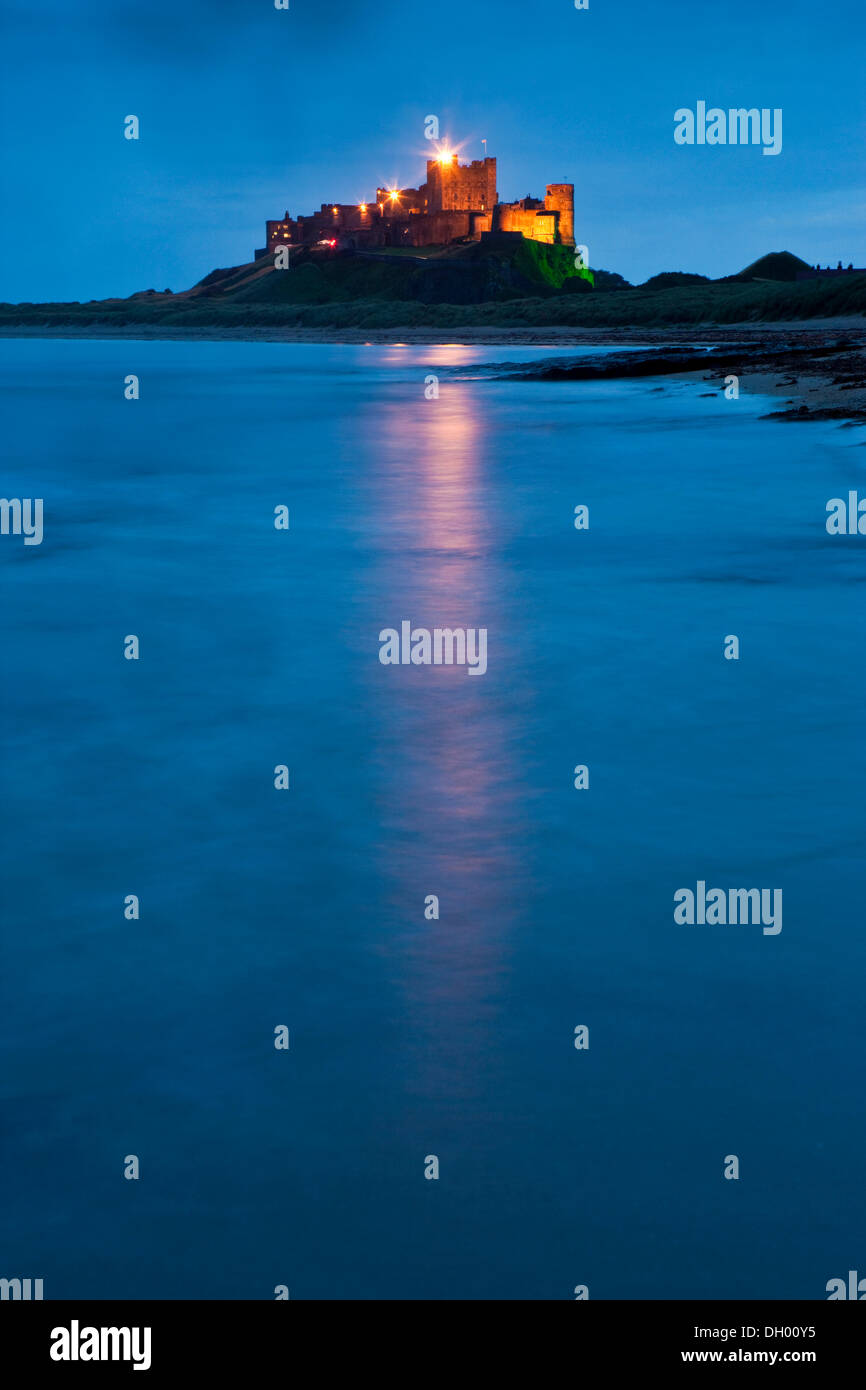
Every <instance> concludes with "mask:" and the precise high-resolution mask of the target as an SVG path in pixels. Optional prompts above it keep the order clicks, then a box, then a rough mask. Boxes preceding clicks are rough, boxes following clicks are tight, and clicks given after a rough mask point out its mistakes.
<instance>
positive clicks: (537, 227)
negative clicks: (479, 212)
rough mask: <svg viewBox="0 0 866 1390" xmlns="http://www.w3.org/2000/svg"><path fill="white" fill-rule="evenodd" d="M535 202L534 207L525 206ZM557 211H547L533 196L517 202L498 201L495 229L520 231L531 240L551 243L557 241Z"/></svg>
mask: <svg viewBox="0 0 866 1390" xmlns="http://www.w3.org/2000/svg"><path fill="white" fill-rule="evenodd" d="M527 203H535V207H527V206H526V204H527ZM558 222H559V213H558V212H549V211H548V210H547V209H546V208H544V207H543V206H542V204H541V203H539V202H537V200H536V199H534V198H524V199H523V200H522V201H521V202H519V203H500V204H499V206H498V207H497V209H496V219H495V223H496V229H497V231H500V232H522V233H523V235H524V236H525V237H529V239H530V240H531V241H544V242H547V243H548V244H549V245H551V246H552V245H553V244H554V242H555V241H557V239H558V238H557V224H558Z"/></svg>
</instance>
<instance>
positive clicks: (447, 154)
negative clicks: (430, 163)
mask: <svg viewBox="0 0 866 1390" xmlns="http://www.w3.org/2000/svg"><path fill="white" fill-rule="evenodd" d="M453 159H454V155H453V154H452V153H451V151H450V150H442V151H441V152H440V154H439V159H438V162H439V163H440V164H450V163H451V162H452V160H453Z"/></svg>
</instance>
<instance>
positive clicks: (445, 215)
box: [255, 152, 574, 257]
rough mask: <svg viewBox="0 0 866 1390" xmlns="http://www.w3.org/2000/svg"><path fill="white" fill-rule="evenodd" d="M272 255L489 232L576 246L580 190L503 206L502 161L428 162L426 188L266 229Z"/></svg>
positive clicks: (387, 193) (329, 208)
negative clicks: (576, 197) (498, 174)
mask: <svg viewBox="0 0 866 1390" xmlns="http://www.w3.org/2000/svg"><path fill="white" fill-rule="evenodd" d="M265 228H266V238H267V245H266V246H264V247H262V248H261V249H260V250H258V251H256V253H255V254H256V256H257V257H258V256H264V255H266V254H269V253H271V252H273V251H275V250H276V249H277V248H278V247H279V246H289V247H294V246H311V245H316V244H321V243H332V244H333V245H334V246H335V247H340V248H349V249H358V250H364V249H369V248H375V247H379V246H443V245H446V244H447V243H448V242H452V241H463V240H466V239H469V240H474V241H479V240H480V239H481V236H482V234H483V233H484V232H519V233H521V234H522V235H523V236H525V237H529V238H530V240H532V241H544V242H547V243H549V244H550V245H555V244H559V245H562V246H574V184H571V183H549V184H548V185H547V189H546V192H545V196H544V199H543V200H542V199H540V198H529V197H527V198H521V199H520V201H519V202H516V203H500V201H499V194H498V193H497V191H496V159H495V158H492V159H491V158H487V159H475V160H473V161H472V162H471V164H460V163H458V160H457V158H456V156H455V155H453V154H450V153H447V152H446V153H440V154H439V156H438V158H436V159H428V161H427V181H426V183H423V184H422V185H421V187H420V188H377V189H376V197H375V199H371V200H370V202H368V203H323V204H322V206H321V208H320V210H319V211H318V212H314V213H312V214H311V215H310V216H309V217H297V218H295V217H290V216H289V214H288V212H287V213H286V215H285V217H284V218H282V220H279V219H276V220H272V221H269V222H266V223H265Z"/></svg>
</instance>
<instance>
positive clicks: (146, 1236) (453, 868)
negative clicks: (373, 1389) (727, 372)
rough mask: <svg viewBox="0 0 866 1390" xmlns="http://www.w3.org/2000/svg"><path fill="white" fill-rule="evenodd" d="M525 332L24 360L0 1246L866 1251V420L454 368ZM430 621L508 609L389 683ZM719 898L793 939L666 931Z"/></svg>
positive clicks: (12, 644) (654, 1266)
mask: <svg viewBox="0 0 866 1390" xmlns="http://www.w3.org/2000/svg"><path fill="white" fill-rule="evenodd" d="M539 355H542V354H540V353H539V352H538V351H533V350H531V349H527V348H516V349H510V350H503V349H497V348H466V347H435V348H425V347H405V346H404V347H400V346H394V347H387V348H386V347H372V346H357V347H348V346H325V345H322V346H319V345H315V346H310V345H275V344H252V343H233V342H226V343H207V342H196V343H157V342H110V343H109V342H65V341H28V342H11V341H3V342H2V343H0V361H2V367H3V380H2V396H3V402H2V403H3V413H4V418H5V427H4V435H5V440H6V450H5V452H6V462H5V467H4V470H3V483H2V488H3V493H4V495H5V496H7V497H9V498H12V497H42V498H43V499H44V539H43V542H42V544H41V545H39V546H24V545H23V542H22V539H21V538H20V537H14V536H3V537H0V561H2V565H3V572H4V595H5V597H4V602H3V610H2V627H3V635H2V653H3V666H4V671H5V679H4V695H3V700H2V732H3V737H4V744H5V751H4V754H3V773H2V781H3V808H4V809H3V813H2V814H3V832H4V833H3V837H2V838H3V854H4V858H3V865H2V879H0V890H2V899H3V921H4V926H5V931H4V948H3V968H2V976H0V993H2V996H3V1005H2V1009H0V1030H2V1035H3V1044H4V1055H5V1060H4V1063H3V1067H2V1071H0V1098H2V1117H3V1138H2V1146H0V1154H2V1187H3V1193H4V1206H5V1208H6V1211H5V1216H4V1220H3V1230H2V1239H0V1266H2V1267H0V1275H2V1276H5V1277H12V1276H20V1277H33V1278H43V1279H44V1281H45V1296H46V1298H73V1297H76V1298H105V1297H119V1298H160V1297H162V1298H202V1297H204V1298H249V1299H269V1298H273V1297H274V1289H275V1287H276V1286H277V1285H281V1284H282V1285H286V1286H287V1287H288V1288H289V1290H290V1294H291V1297H292V1298H293V1299H297V1298H300V1299H303V1298H324V1299H384V1298H395V1297H396V1298H408V1299H445V1298H452V1299H476V1298H493V1299H512V1298H538V1299H569V1298H573V1296H574V1293H573V1291H574V1288H575V1286H576V1285H579V1284H585V1285H587V1286H588V1288H589V1294H590V1297H591V1298H630V1299H634V1298H646V1297H649V1298H689V1297H692V1298H716V1297H718V1298H728V1297H730V1298H734V1297H742V1298H771V1297H775V1298H817V1299H820V1298H824V1297H826V1294H825V1285H826V1282H827V1280H828V1279H830V1278H833V1277H836V1276H842V1277H845V1276H846V1275H847V1271H848V1270H849V1269H850V1268H858V1269H860V1271H861V1273H862V1274H866V1243H864V1235H866V1230H864V1225H866V1223H864V1214H863V1213H864V1206H863V1170H864V1161H866V1124H864V1117H863V1081H864V1076H863V1042H862V1028H863V976H864V967H866V946H864V935H866V924H864V913H863V899H864V888H863V881H864V880H863V861H862V849H863V831H864V814H863V799H864V798H863V792H864V781H866V741H864V738H863V732H864V704H863V684H864V674H866V655H864V626H863V595H864V589H863V579H864V566H863V546H864V544H866V542H864V540H863V539H862V538H857V537H851V538H849V537H830V536H828V535H827V534H826V530H825V525H824V523H825V507H826V503H827V500H828V499H829V498H831V497H836V496H841V497H846V496H847V493H848V491H849V489H853V488H856V487H858V485H859V487H860V490H861V495H862V494H863V492H864V491H866V467H864V466H866V450H864V447H863V431H862V429H845V428H840V427H838V426H836V425H825V424H813V425H799V424H788V423H776V422H768V421H761V420H760V419H759V416H760V415H761V414H762V413H763V412H764V411H766V410H767V409H770V408H773V407H772V406H768V403H767V401H766V400H761V399H759V398H756V397H754V396H750V395H749V394H748V381H747V380H743V382H742V383H741V385H742V394H741V396H740V399H739V400H738V401H726V400H724V399H723V398H722V397H721V396H719V395H716V396H714V397H713V398H711V399H706V398H703V396H702V392H703V391H705V390H706V389H707V388H706V387H704V386H702V385H694V384H691V383H676V382H672V381H670V380H666V381H661V382H658V381H652V380H650V381H635V382H609V383H601V384H593V383H585V382H579V383H561V382H560V383H547V384H545V383H516V382H504V381H497V380H492V379H484V378H483V377H482V376H481V375H478V374H475V373H474V372H473V370H472V368H473V367H474V366H475V365H476V364H480V363H482V362H484V361H488V362H489V361H493V360H496V361H504V360H512V361H514V360H521V361H525V360H529V359H531V358H534V357H537V356H539ZM128 374H135V375H137V376H138V377H139V378H140V383H141V385H140V391H141V396H140V400H138V401H126V400H125V399H124V395H123V384H124V378H125V377H126V376H127V375H128ZM431 376H438V378H439V385H438V389H439V395H438V398H435V399H427V398H426V396H425V380H426V379H427V378H429V377H431ZM427 385H428V388H431V383H429V382H428V383H427ZM428 394H429V389H428ZM578 504H584V505H586V506H588V508H589V516H590V526H589V529H588V530H586V531H577V530H575V528H574V525H573V517H574V509H575V506H577V505H578ZM278 506H286V507H288V508H289V513H290V529H289V530H288V531H279V530H276V529H275V527H274V509H275V507H278ZM404 620H409V621H410V622H411V623H412V624H413V626H423V627H427V628H431V629H432V628H434V627H437V626H442V627H474V628H478V627H483V628H486V629H487V633H488V669H487V672H486V674H485V675H484V676H483V677H475V678H472V677H470V676H469V675H468V673H467V671H466V669H465V667H464V668H461V667H450V668H449V667H438V668H437V667H424V666H420V667H415V666H384V665H382V664H381V663H380V662H379V660H378V653H379V633H380V631H381V630H382V629H385V628H388V627H395V628H399V627H400V623H401V622H402V621H404ZM133 634H134V635H136V636H137V637H138V638H139V642H140V659H139V660H138V661H128V660H125V659H124V656H123V647H124V638H125V637H127V636H129V635H133ZM731 634H734V635H737V636H738V637H739V643H740V656H739V660H738V661H728V660H725V659H724V656H723V647H724V640H725V638H726V637H727V636H728V635H731ZM578 764H585V765H586V766H587V767H588V769H589V779H590V785H589V788H588V789H587V790H581V791H577V790H575V787H574V768H575V766H576V765H578ZM279 765H285V766H287V767H288V768H289V770H290V789H289V790H288V791H280V790H276V789H275V787H274V776H275V774H274V769H275V768H276V767H277V766H279ZM699 880H703V881H705V882H706V884H707V888H708V889H709V888H710V887H721V888H725V889H728V888H736V887H744V888H751V887H759V888H771V889H782V890H783V894H784V899H783V901H784V918H783V929H782V931H781V932H780V933H779V934H777V935H765V934H764V933H763V931H762V929H761V927H760V926H759V925H757V926H756V925H745V926H720V925H703V926H699V925H695V926H692V927H687V926H678V925H676V924H675V922H674V919H673V908H674V902H673V895H674V893H675V892H676V890H677V889H678V888H680V887H691V888H692V889H694V888H695V886H696V884H697V882H698V881H699ZM131 894H134V895H136V896H137V897H138V898H139V901H140V917H139V918H138V920H127V918H126V917H125V915H124V902H125V899H126V898H127V895H131ZM430 895H436V896H437V897H438V900H439V917H438V919H435V918H430V917H429V916H425V901H426V900H427V899H428V897H429V896H430ZM430 910H431V909H428V912H429V911H430ZM280 1025H285V1026H286V1027H287V1028H288V1029H289V1034H290V1047H289V1049H288V1051H285V1050H277V1049H275V1047H274V1036H275V1034H274V1030H275V1028H277V1027H279V1026H280ZM580 1025H585V1026H586V1027H587V1028H588V1029H589V1041H590V1045H589V1048H588V1049H582V1050H578V1049H576V1048H575V1046H574V1037H575V1028H577V1027H578V1026H580ZM130 1155H136V1156H137V1157H138V1160H139V1164H140V1177H139V1179H138V1181H127V1180H125V1179H124V1176H123V1171H124V1163H125V1161H126V1160H127V1157H128V1156H130ZM731 1155H735V1156H737V1157H738V1159H739V1172H740V1176H739V1179H738V1180H736V1181H733V1180H726V1179H725V1177H724V1169H725V1164H726V1161H727V1159H728V1156H731ZM432 1156H435V1157H436V1158H437V1159H438V1163H439V1178H438V1180H428V1179H426V1178H425V1176H424V1172H425V1165H426V1166H428V1168H429V1166H430V1165H429V1159H430V1157H432Z"/></svg>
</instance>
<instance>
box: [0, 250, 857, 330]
mask: <svg viewBox="0 0 866 1390" xmlns="http://www.w3.org/2000/svg"><path fill="white" fill-rule="evenodd" d="M804 265H805V262H803V261H800V260H799V258H797V257H795V256H792V255H790V253H788V252H778V253H773V254H772V255H770V256H766V257H762V258H761V260H759V261H756V262H754V264H753V265H751V266H748V267H747V268H746V270H744V271H741V272H740V274H739V275H737V276H729V277H726V278H725V279H724V280H716V281H707V280H703V279H702V278H700V277H697V276H695V275H685V274H681V273H679V272H664V273H662V274H661V275H660V276H654V277H652V279H651V280H650V281H649V282H647V284H645V285H643V286H640V287H638V288H634V287H632V286H629V285H627V282H625V281H623V280H622V279H621V277H618V276H614V275H610V274H608V273H607V272H604V271H600V272H598V273H597V274H596V284H595V288H594V289H593V288H592V285H591V284H590V282H589V281H588V280H587V279H584V278H581V277H580V276H578V275H577V274H576V273H575V270H574V260H573V253H572V252H571V251H569V250H568V249H567V248H565V247H561V246H546V245H544V244H542V243H539V242H531V241H526V240H521V241H510V240H507V239H501V240H500V239H491V241H489V242H483V243H471V244H469V245H461V246H451V247H443V248H438V249H437V248H425V254H424V255H412V254H410V253H407V252H402V253H397V252H393V253H389V252H381V253H369V252H368V253H364V252H348V251H347V252H339V253H332V254H324V255H323V254H317V253H315V252H309V251H302V252H298V253H295V255H294V256H293V259H292V264H291V267H290V268H289V269H287V270H279V271H277V270H275V269H274V266H273V262H272V258H271V257H270V256H263V257H261V258H260V259H259V260H257V261H253V262H250V263H249V264H247V265H242V266H232V267H230V268H228V269H223V270H214V271H211V273H210V274H209V275H207V276H205V278H204V279H203V280H201V281H199V283H198V284H197V285H194V286H193V287H192V289H190V290H187V291H184V292H183V293H181V294H171V293H170V292H168V291H165V292H163V293H157V292H156V291H154V290H147V291H145V292H143V293H139V294H136V295H133V296H131V297H130V298H129V299H109V300H100V301H91V302H90V303H87V304H78V303H75V304H21V305H12V304H2V305H0V331H6V332H11V331H14V329H15V328H16V327H21V328H29V329H31V330H33V331H39V330H40V329H48V330H52V329H58V328H63V327H67V326H68V327H70V328H78V329H83V330H89V331H95V330H96V328H97V327H98V326H100V325H102V326H104V327H105V328H106V329H110V330H113V331H123V330H124V329H134V328H135V326H136V325H141V326H144V325H148V327H149V329H150V331H153V330H154V329H157V328H159V327H165V328H167V329H171V330H181V331H182V330H183V329H190V330H196V331H201V330H206V329H208V328H216V329H220V330H224V331H228V332H234V333H237V334H238V336H242V335H243V333H244V331H245V330H255V329H258V328H261V329H282V328H285V329H291V328H293V327H307V328H322V329H328V328H334V329H339V328H362V329H363V328H386V329H387V328H397V327H413V326H424V327H431V328H459V327H470V326H476V327H481V328H483V327H488V326H489V327H515V328H521V327H527V328H529V327H531V328H539V327H542V328H543V327H556V326H558V327H587V328H622V327H632V326H637V327H639V326H647V327H664V326H672V327H675V326H679V325H697V324H711V323H716V324H728V323H739V322H749V321H751V322H756V323H758V322H761V321H762V320H777V319H780V320H784V319H809V318H816V317H821V318H823V317H828V318H829V317H838V316H848V315H863V314H864V313H866V275H851V276H844V277H833V278H827V279H813V280H805V281H800V282H797V281H795V280H794V278H793V276H794V275H796V271H797V269H798V268H800V267H802V266H804ZM761 272H763V273H761ZM768 272H769V273H768ZM612 291H615V292H612Z"/></svg>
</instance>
